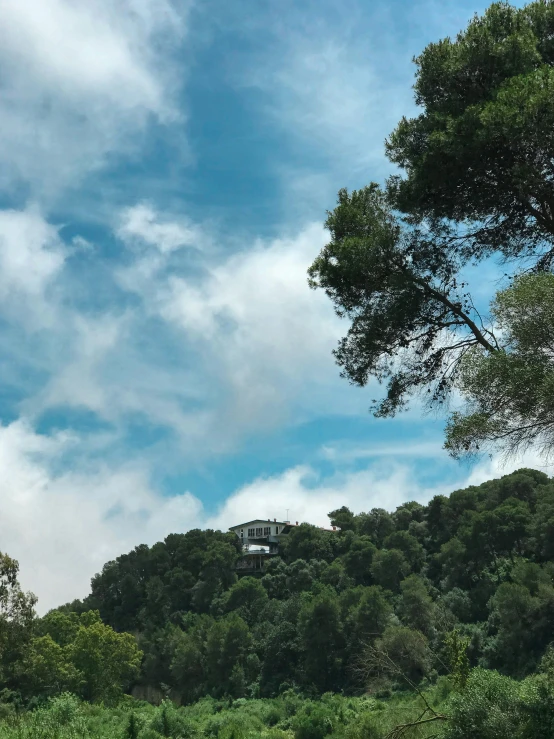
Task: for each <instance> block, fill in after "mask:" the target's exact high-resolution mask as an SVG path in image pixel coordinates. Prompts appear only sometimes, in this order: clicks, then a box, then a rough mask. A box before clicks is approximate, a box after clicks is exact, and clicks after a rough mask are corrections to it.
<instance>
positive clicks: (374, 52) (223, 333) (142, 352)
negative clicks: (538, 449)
mask: <svg viewBox="0 0 554 739" xmlns="http://www.w3.org/2000/svg"><path fill="white" fill-rule="evenodd" d="M484 7H485V5H484V4H475V0H474V2H472V3H470V2H467V1H466V0H458V1H454V0H446V1H445V0H443V2H438V0H437V1H436V2H435V1H434V0H417V1H416V2H402V1H400V0H392V1H391V2H388V1H387V2H385V0H379V1H378V2H373V3H367V2H362V0H343V1H342V2H341V3H337V2H330V1H329V0H322V1H321V0H320V1H319V2H315V1H314V2H311V0H295V1H294V2H293V1H292V0H280V1H279V2H270V1H269V0H248V1H247V0H236V1H235V2H233V3H228V2H223V1H222V0H204V2H202V1H201V0H198V1H197V2H195V1H194V0H191V1H190V2H189V1H188V0H175V1H174V2H172V1H171V0H117V2H113V0H71V1H70V0H18V1H17V2H12V3H9V2H8V3H2V4H0V22H1V23H2V25H3V27H4V28H8V29H9V31H10V33H9V34H5V38H4V39H3V41H2V44H1V45H0V64H1V65H2V69H3V71H4V74H3V75H2V78H1V79H0V114H1V116H2V121H3V124H2V129H1V130H0V160H1V164H2V166H0V367H1V369H2V379H3V381H2V388H1V390H0V420H1V422H2V426H1V427H0V542H1V543H0V548H1V549H2V550H5V551H8V552H9V553H10V554H11V555H12V556H14V557H16V558H17V559H19V561H20V563H21V569H22V578H21V579H22V582H23V583H24V585H25V586H26V587H29V588H31V589H33V590H34V591H35V592H36V593H37V594H38V595H39V598H40V606H41V610H44V609H45V608H47V607H51V606H54V605H56V604H59V603H61V602H65V601H67V600H71V599H73V598H75V597H82V596H84V595H85V594H86V592H87V590H88V583H89V581H90V577H91V576H92V575H93V574H94V573H95V572H97V571H98V570H99V569H100V568H101V566H102V564H103V563H104V562H105V561H107V560H108V559H110V558H113V557H115V556H117V555H118V554H120V553H122V552H125V551H128V550H129V549H130V548H132V547H133V546H135V545H137V544H139V543H142V542H147V543H153V542H154V541H157V540H159V539H161V538H163V537H164V536H166V535H167V534H168V533H170V532H172V531H186V530H187V529H189V528H191V527H196V526H202V527H203V526H212V527H221V528H227V527H228V526H230V525H232V524H234V523H236V522H237V520H238V519H243V518H245V517H246V518H249V517H252V516H267V517H272V518H273V517H283V516H284V515H285V512H286V509H290V517H291V518H292V519H294V520H308V521H311V522H313V523H317V524H324V523H326V514H327V512H328V511H329V510H331V509H332V508H335V507H338V506H340V505H344V504H346V505H349V506H350V507H351V508H353V509H354V510H355V511H361V510H369V509H370V508H372V507H373V506H383V507H387V508H394V507H395V506H396V505H398V504H399V503H401V502H402V501H405V500H408V499H418V500H421V501H425V500H427V499H429V497H430V496H432V495H433V494H435V493H436V492H448V491H449V490H451V489H453V488H455V487H458V486H461V485H465V484H467V483H468V482H480V481H482V480H484V479H487V478H488V477H490V476H492V475H498V474H501V473H503V472H505V471H507V470H508V469H511V468H513V467H514V466H518V465H519V464H520V462H519V461H516V462H513V463H510V466H509V467H506V466H502V464H501V463H500V461H499V460H494V459H492V460H490V459H487V460H482V461H481V462H479V463H478V464H476V465H474V466H473V467H468V466H464V465H460V464H458V463H455V462H453V461H451V460H449V459H448V458H447V456H446V455H445V453H444V452H443V451H442V449H441V447H442V426H443V419H441V418H433V417H429V416H424V415H423V414H422V412H421V410H420V409H418V408H417V407H414V408H413V409H412V410H411V411H410V412H409V413H407V414H405V415H403V416H401V417H399V418H398V419H395V420H388V421H377V420H375V419H373V418H372V417H371V416H370V415H369V414H368V412H367V408H368V405H369V403H370V401H371V398H372V397H374V395H375V388H372V387H370V388H366V389H363V390H362V389H359V388H353V387H350V386H349V385H348V384H347V383H346V381H344V380H341V379H340V377H339V371H338V368H337V367H336V366H335V364H334V362H333V358H332V356H331V351H332V349H333V347H334V346H335V345H336V342H337V340H338V338H339V337H340V336H341V335H342V333H343V332H344V331H345V330H346V328H347V327H346V325H345V324H342V323H341V322H340V321H339V320H338V319H337V318H336V316H335V315H334V314H333V311H332V308H331V305H330V304H329V303H328V301H327V299H326V298H325V296H324V295H320V294H318V293H314V292H311V291H310V290H309V289H308V287H307V283H306V269H307V267H308V266H309V264H310V263H311V261H312V260H313V258H314V257H315V256H316V255H317V253H318V251H319V249H320V248H321V246H322V245H323V244H324V243H325V233H324V231H323V228H322V223H323V220H324V218H325V211H326V209H329V208H332V207H333V204H334V200H335V195H336V192H337V190H338V189H339V188H340V187H344V186H346V187H349V188H353V187H359V186H362V185H364V184H366V183H367V182H369V181H371V180H376V181H382V180H383V178H384V177H385V176H386V175H387V173H389V172H390V171H391V169H390V165H389V164H388V163H387V161H386V159H385V158H384V155H383V141H384V139H385V136H386V135H387V134H388V133H389V132H390V131H391V130H392V128H393V127H394V125H395V123H396V122H397V120H398V119H399V118H400V117H401V116H402V115H404V114H406V115H410V114H412V113H413V112H414V110H415V108H414V104H413V100H412V91H411V85H412V82H413V74H414V68H413V65H412V63H411V59H412V57H413V56H414V55H415V54H417V53H418V52H420V51H421V50H422V49H423V47H424V46H425V45H426V44H427V43H428V42H429V41H432V40H436V39H438V38H440V37H442V36H445V35H451V34H454V33H456V31H458V30H459V29H460V28H462V27H463V26H464V25H465V24H466V23H467V21H468V19H469V18H470V17H471V16H472V14H473V13H474V12H476V11H477V12H480V11H482V10H483V9H484ZM493 277H494V271H492V272H491V271H490V270H489V272H488V273H487V274H486V275H483V274H481V275H480V276H479V283H478V284H477V285H476V286H475V289H476V290H477V291H478V292H479V294H480V295H482V296H485V297H486V295H487V291H488V290H489V289H490V285H491V284H492V283H491V279H492V278H493ZM526 463H528V464H533V463H535V464H536V460H533V459H532V458H531V459H528V460H527V461H526Z"/></svg>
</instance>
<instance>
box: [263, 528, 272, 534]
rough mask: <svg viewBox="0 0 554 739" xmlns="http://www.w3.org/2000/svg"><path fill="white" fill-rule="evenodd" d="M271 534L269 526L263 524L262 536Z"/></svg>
mask: <svg viewBox="0 0 554 739" xmlns="http://www.w3.org/2000/svg"><path fill="white" fill-rule="evenodd" d="M270 534H271V526H264V536H269V535H270Z"/></svg>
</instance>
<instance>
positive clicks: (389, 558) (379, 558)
mask: <svg viewBox="0 0 554 739" xmlns="http://www.w3.org/2000/svg"><path fill="white" fill-rule="evenodd" d="M371 574H372V575H373V579H374V581H375V582H376V583H377V585H381V586H382V587H383V588H385V589H386V590H392V591H393V592H395V591H398V588H399V587H400V582H401V581H402V580H403V579H404V578H405V577H406V576H407V575H409V574H410V565H409V563H408V561H407V560H406V557H405V556H404V555H403V554H402V552H401V551H400V550H399V549H380V550H379V551H378V552H377V553H376V554H375V556H374V557H373V563H372V565H371Z"/></svg>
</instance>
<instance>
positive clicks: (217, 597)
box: [0, 469, 554, 739]
mask: <svg viewBox="0 0 554 739" xmlns="http://www.w3.org/2000/svg"><path fill="white" fill-rule="evenodd" d="M553 491H554V484H553V483H552V482H551V480H550V479H549V478H548V477H547V476H546V475H544V474H543V473H540V472H536V471H534V470H529V469H525V470H519V471H517V472H514V473H513V474H511V475H506V476H504V477H502V478H501V479H498V480H491V481H490V482H487V483H484V484H482V485H479V486H472V487H470V488H467V489H466V490H456V491H454V492H453V493H452V494H451V495H450V496H439V497H436V498H434V499H433V500H431V501H430V503H429V504H428V505H425V506H422V505H419V504H417V503H408V504H404V505H402V506H401V507H399V508H398V509H397V510H396V511H395V512H394V513H387V512H386V511H382V510H379V509H374V510H373V511H370V512H369V513H360V514H354V513H351V512H349V511H345V510H344V509H337V511H339V513H340V515H342V516H345V520H346V521H347V524H348V525H347V528H346V530H345V531H335V532H326V531H323V530H322V529H318V528H316V527H313V526H309V525H307V524H303V525H301V526H298V527H295V528H294V535H291V536H293V538H292V539H291V540H290V543H289V544H287V545H286V547H284V548H283V549H284V551H283V552H282V554H283V556H282V557H276V558H274V559H272V560H271V561H270V562H269V564H268V566H267V569H266V571H265V573H264V575H263V577H261V578H253V577H250V576H246V577H242V578H240V579H237V576H236V573H235V569H234V564H235V561H236V554H237V549H236V546H235V544H234V543H233V542H232V541H231V540H230V537H228V536H227V535H224V534H221V533H219V532H206V533H203V532H191V535H190V537H189V535H188V534H186V535H183V536H173V535H172V536H169V537H167V539H166V540H165V542H164V543H163V544H161V545H155V546H153V547H137V548H136V549H135V550H134V552H132V553H131V554H130V555H124V556H122V557H120V558H118V560H116V561H115V563H111V564H109V565H108V566H106V567H105V568H104V570H103V572H102V573H101V574H100V575H98V576H96V577H95V578H94V581H93V591H94V596H93V595H91V596H89V598H87V599H86V600H85V602H86V603H92V602H97V603H99V604H100V606H101V608H102V610H101V613H104V622H102V621H100V619H99V616H98V613H94V612H90V611H89V612H87V611H83V610H82V608H81V605H80V604H73V606H64V607H63V608H61V609H59V610H58V611H52V612H50V613H49V614H47V615H46V616H45V617H44V618H42V619H36V618H34V619H32V620H31V626H32V628H31V626H29V630H25V628H23V630H21V631H20V632H19V633H20V634H21V640H20V641H19V643H15V644H14V645H13V646H12V648H11V649H8V650H6V651H5V652H4V654H2V656H1V659H0V668H1V670H2V676H3V680H4V684H5V685H6V687H7V688H8V689H9V690H11V691H14V692H15V693H17V694H18V695H19V696H20V701H21V704H22V705H23V706H25V705H27V704H28V703H29V701H31V700H39V701H40V700H45V699H46V698H48V696H51V695H55V694H56V693H60V692H61V691H64V690H66V691H67V690H72V691H74V692H76V693H78V694H79V695H81V696H82V697H84V698H87V699H89V700H91V701H100V700H104V701H112V702H113V701H114V700H116V699H117V696H118V695H120V694H121V690H122V689H129V688H131V687H133V686H134V687H135V689H136V690H137V691H138V694H141V695H145V696H149V697H151V698H155V697H156V696H157V697H158V699H160V698H161V697H163V696H168V695H169V696H170V697H171V698H174V699H178V700H179V701H180V702H181V703H183V704H185V705H190V704H193V703H195V702H196V701H198V700H201V699H202V698H203V696H207V695H211V696H213V697H214V698H217V699H229V700H242V699H243V698H253V697H256V696H261V697H264V698H271V697H275V696H278V695H280V694H282V693H283V692H286V691H289V690H295V691H301V692H303V693H304V694H306V695H310V696H311V697H313V698H315V697H316V696H321V695H322V694H324V693H326V692H327V691H344V692H345V693H347V694H356V693H357V692H358V691H360V690H363V689H364V688H365V687H366V686H367V681H368V679H369V678H370V677H371V675H370V673H371V674H373V673H375V670H373V668H371V669H369V667H368V665H367V664H365V665H364V659H365V657H367V655H371V654H372V655H373V657H372V659H374V661H375V655H379V654H380V655H381V657H380V660H381V661H380V662H378V666H379V670H380V672H381V673H382V674H381V677H380V680H381V682H380V686H379V690H383V691H387V690H390V689H392V688H395V687H400V686H402V685H403V680H404V677H408V678H409V680H411V681H412V682H413V683H420V682H421V681H425V680H434V679H436V677H437V675H441V674H445V673H447V672H448V671H449V669H450V668H449V667H448V665H449V664H452V662H451V656H452V655H451V652H452V648H453V647H452V645H450V647H449V646H448V644H449V642H448V640H449V639H450V638H451V637H449V636H448V635H449V634H451V633H452V632H455V633H456V634H458V635H459V636H458V637H457V638H459V640H460V643H463V644H466V645H467V658H468V664H469V666H470V667H476V666H480V667H485V668H491V669H496V670H498V671H499V672H500V673H505V674H506V675H509V676H511V677H514V678H518V679H521V678H525V677H526V676H529V675H531V674H533V673H534V672H535V671H536V670H537V669H538V665H539V664H540V663H541V659H542V657H543V655H544V654H545V652H546V651H547V650H548V649H549V645H551V644H552V643H554V579H553V578H554V561H553V558H552V550H551V543H550V541H549V535H548V532H549V528H548V527H549V526H550V524H551V521H550V513H549V512H550V510H551V508H552V510H554V504H553V503H552V501H553V500H554V497H553V496H554V493H553ZM335 513H336V515H337V519H338V516H339V513H337V512H336V511H335ZM235 538H236V537H235ZM237 540H238V539H237ZM300 553H301V554H303V555H305V556H306V557H307V559H302V558H296V559H292V557H293V556H296V555H297V554H300ZM314 555H317V557H316V556H314ZM226 557H227V559H226ZM118 563H119V564H118ZM131 564H132V567H131ZM139 564H140V566H139ZM183 572H188V573H189V574H190V578H192V580H191V579H190V578H185V579H183V578H182V573H183ZM168 573H170V574H171V577H170V578H168ZM176 573H177V574H176ZM193 573H194V574H193ZM118 578H119V579H118ZM210 582H211V583H212V585H213V584H215V586H214V587H213V588H212V587H208V586H207V585H206V584H207V583H210ZM164 583H165V584H164ZM168 583H172V585H171V586H170V585H169V584H168ZM181 583H186V585H187V588H188V594H183V592H181V590H180V589H179V588H180V584H181ZM191 583H192V584H191ZM161 584H163V586H162V585H161ZM204 586H206V590H204V597H205V601H204V602H203V604H202V608H201V609H199V608H198V598H197V593H198V592H199V590H200V589H201V588H202V587H204ZM172 587H176V588H177V592H173V590H172ZM123 592H127V593H129V592H133V593H135V600H134V601H133V606H132V609H131V611H129V612H125V611H124V609H123V602H124V601H123V600H122V593H123ZM139 594H141V595H140V597H139ZM153 599H154V600H153ZM154 601H155V602H156V603H157V604H158V606H157V608H156V609H153V610H152V603H153V602H154ZM187 602H188V607H184V606H185V605H186V603H187ZM167 603H169V604H176V603H179V604H180V608H179V610H175V611H173V610H172V608H173V606H171V607H170V608H168V609H167V608H165V605H164V604H167ZM117 604H119V605H117ZM72 608H75V610H72ZM133 614H134V615H133ZM133 619H135V620H134V624H135V626H134V628H135V634H136V639H137V640H138V646H139V647H140V649H141V650H142V652H143V653H144V657H143V660H142V664H141V666H140V672H138V674H137V667H138V662H137V655H138V650H137V647H136V644H135V637H133V636H131V635H130V634H126V633H117V631H114V630H113V627H119V626H120V624H121V623H122V621H123V622H129V621H130V620H133ZM14 633H16V632H14ZM15 647H17V648H15ZM449 649H450V652H449V651H448V650H449ZM454 651H455V650H454ZM385 654H386V655H388V658H390V659H392V661H393V663H394V665H395V666H396V667H395V669H394V670H393V669H392V668H391V664H389V663H386V661H383V659H384V658H383V655H385ZM364 655H365V657H364ZM466 667H467V665H466ZM385 668H386V669H385ZM464 669H465V668H464ZM372 670H373V673H372ZM398 670H400V672H399V671H398ZM550 672H552V671H550ZM550 672H549V673H548V674H550ZM544 674H545V675H546V674H547V673H546V672H545V673H544ZM403 676H404V677H403ZM545 679H546V677H545ZM371 680H374V677H371ZM553 680H554V678H553ZM18 700H19V699H18ZM7 710H12V709H7ZM162 718H163V716H162V714H160V718H159V720H160V721H162ZM144 730H146V729H144ZM148 730H152V731H154V728H153V727H150V728H149V729H148ZM141 731H142V729H141ZM156 731H158V732H159V733H162V732H161V730H160V728H158V729H156ZM162 735H163V733H162ZM141 739H142V738H141Z"/></svg>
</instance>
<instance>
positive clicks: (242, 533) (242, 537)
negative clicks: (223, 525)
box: [240, 531, 244, 539]
mask: <svg viewBox="0 0 554 739" xmlns="http://www.w3.org/2000/svg"><path fill="white" fill-rule="evenodd" d="M240 538H241V539H244V531H241V532H240Z"/></svg>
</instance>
